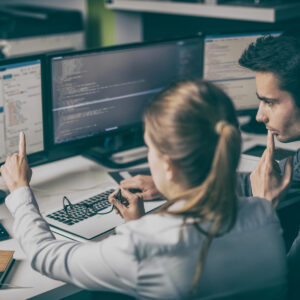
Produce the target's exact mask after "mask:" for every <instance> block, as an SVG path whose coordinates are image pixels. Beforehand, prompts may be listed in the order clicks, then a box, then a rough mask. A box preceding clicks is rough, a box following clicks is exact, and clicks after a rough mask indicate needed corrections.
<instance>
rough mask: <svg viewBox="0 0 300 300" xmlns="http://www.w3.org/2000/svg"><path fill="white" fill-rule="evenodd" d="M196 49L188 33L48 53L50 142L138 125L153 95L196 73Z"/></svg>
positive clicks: (200, 44) (196, 41)
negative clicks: (175, 37)
mask: <svg viewBox="0 0 300 300" xmlns="http://www.w3.org/2000/svg"><path fill="white" fill-rule="evenodd" d="M202 53H203V39H201V38H192V39H181V40H176V41H167V42H166V41H165V42H157V43H150V44H135V45H127V46H119V47H113V48H107V49H105V48H104V49H99V50H93V51H88V52H78V53H69V54H65V55H61V56H53V57H51V58H50V60H51V74H52V75H51V77H52V91H51V92H52V108H51V109H52V123H53V125H52V126H53V133H54V141H53V142H54V144H55V145H58V144H64V143H69V142H74V141H76V140H87V139H88V138H90V137H96V136H98V135H102V134H105V133H110V132H116V131H118V130H121V129H126V128H130V127H132V126H135V125H136V124H141V122H142V116H143V111H144V107H145V105H146V104H147V102H148V101H149V99H151V98H152V97H153V96H154V95H156V94H157V93H159V92H160V91H161V90H162V89H164V88H165V87H166V86H167V85H169V84H170V83H171V82H173V81H176V80H179V79H184V78H192V77H201V76H202V72H203V70H202Z"/></svg>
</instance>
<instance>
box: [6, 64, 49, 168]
mask: <svg viewBox="0 0 300 300" xmlns="http://www.w3.org/2000/svg"><path fill="white" fill-rule="evenodd" d="M41 69H42V62H41V59H39V58H19V59H10V60H7V61H6V60H3V61H1V62H0V163H2V162H4V161H5V159H6V157H7V155H9V154H12V153H14V152H17V151H18V145H19V132H20V131H24V133H25V135H26V144H27V154H29V157H31V158H32V157H33V156H30V154H37V153H41V152H42V151H44V129H43V108H42V74H41V72H42V70H41Z"/></svg>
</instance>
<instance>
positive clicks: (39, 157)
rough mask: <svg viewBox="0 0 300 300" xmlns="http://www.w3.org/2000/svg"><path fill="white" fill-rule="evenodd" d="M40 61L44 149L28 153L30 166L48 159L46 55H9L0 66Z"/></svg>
mask: <svg viewBox="0 0 300 300" xmlns="http://www.w3.org/2000/svg"><path fill="white" fill-rule="evenodd" d="M37 60H39V61H40V66H41V97H42V99H41V101H42V103H41V106H42V123H43V150H42V151H38V152H34V153H31V154H28V155H27V159H28V163H29V165H30V166H35V165H39V164H42V163H45V162H46V161H47V133H48V129H47V122H46V105H45V103H46V98H47V97H46V88H45V87H46V86H45V85H46V77H45V69H46V68H45V56H44V55H43V54H35V55H24V56H15V57H9V58H5V59H1V60H0V67H2V66H5V65H9V64H17V63H23V62H30V61H37ZM4 163H5V161H4V162H0V165H3V164H4Z"/></svg>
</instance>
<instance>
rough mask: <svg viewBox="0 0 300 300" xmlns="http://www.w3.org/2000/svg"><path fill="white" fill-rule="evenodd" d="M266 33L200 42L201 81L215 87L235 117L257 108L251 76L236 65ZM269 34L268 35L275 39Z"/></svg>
mask: <svg viewBox="0 0 300 300" xmlns="http://www.w3.org/2000/svg"><path fill="white" fill-rule="evenodd" d="M265 34H267V33H242V34H220V35H209V36H206V37H205V39H204V72H203V77H204V79H207V80H210V81H212V82H214V83H215V84H217V85H219V86H220V87H221V88H222V89H223V90H224V91H225V92H226V93H227V94H228V95H229V96H230V98H231V99H232V101H233V103H234V105H235V108H236V109H237V111H238V112H239V114H244V113H246V114H247V113H248V112H249V111H250V110H256V109H257V108H258V104H259V101H258V100H257V97H256V84H255V73H254V72H253V71H251V70H249V69H246V68H243V67H241V66H240V65H239V64H238V61H239V58H240V56H241V55H242V53H243V52H244V50H245V49H247V48H248V46H249V45H250V44H251V43H253V42H255V41H256V39H257V38H259V37H261V36H263V35H265ZM279 34H280V33H279V32H272V35H279Z"/></svg>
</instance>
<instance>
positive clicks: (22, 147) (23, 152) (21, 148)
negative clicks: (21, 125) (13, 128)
mask: <svg viewBox="0 0 300 300" xmlns="http://www.w3.org/2000/svg"><path fill="white" fill-rule="evenodd" d="M19 155H20V156H26V141H25V134H24V132H23V131H21V132H20V135H19Z"/></svg>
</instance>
